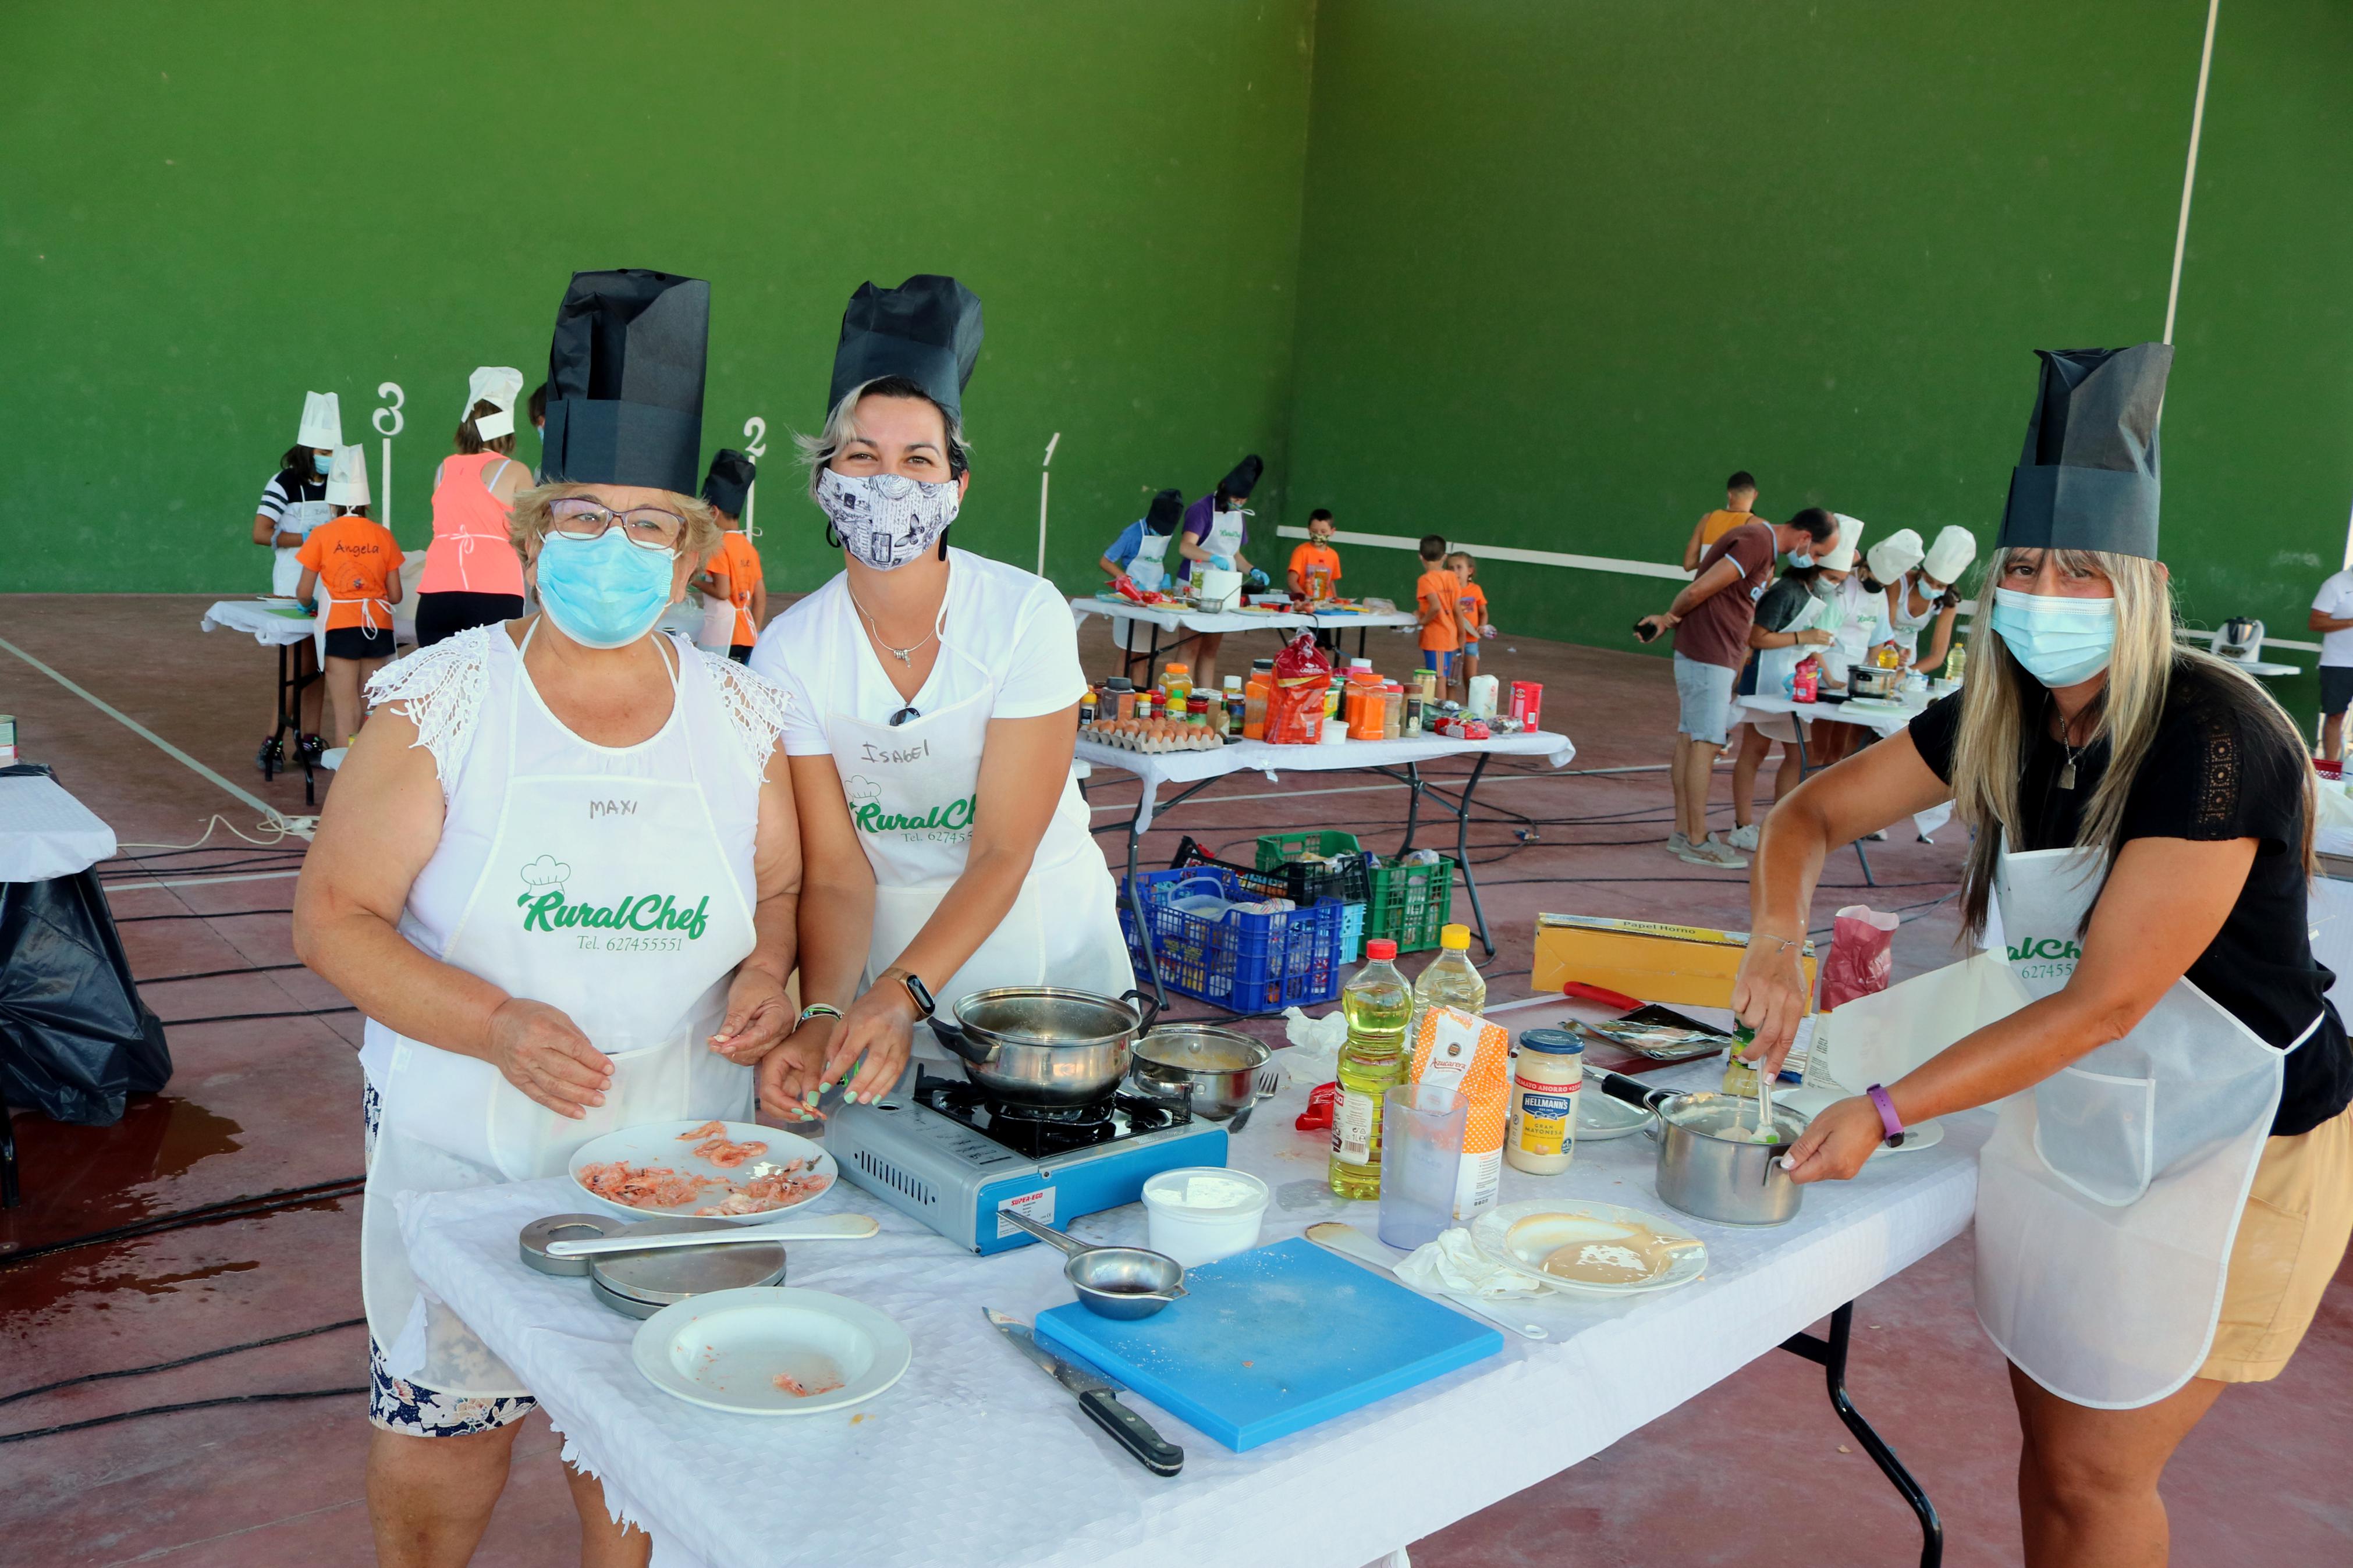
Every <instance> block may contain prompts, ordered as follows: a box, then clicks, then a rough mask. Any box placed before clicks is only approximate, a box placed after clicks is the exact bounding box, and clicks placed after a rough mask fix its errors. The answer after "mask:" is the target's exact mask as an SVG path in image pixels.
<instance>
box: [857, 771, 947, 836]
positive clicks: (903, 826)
mask: <svg viewBox="0 0 2353 1568" xmlns="http://www.w3.org/2000/svg"><path fill="white" fill-rule="evenodd" d="M843 788H844V790H845V791H846V792H847V793H848V795H849V801H850V806H849V816H850V819H851V820H852V821H854V822H856V823H857V824H858V827H859V831H860V832H861V833H929V834H961V833H969V832H971V831H972V818H973V813H974V811H975V810H976V808H977V807H978V806H979V805H980V796H979V795H966V796H965V797H964V799H962V800H959V801H954V802H951V803H950V804H948V805H935V806H934V807H932V809H931V810H930V811H928V812H926V813H924V814H923V816H902V815H900V814H899V813H897V812H895V811H885V810H883V809H882V787H881V785H880V784H876V783H875V782H874V781H873V780H871V779H869V778H866V777H864V776H862V775H860V774H858V773H852V774H850V775H849V782H848V783H847V784H844V785H843Z"/></svg>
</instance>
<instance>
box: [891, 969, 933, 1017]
mask: <svg viewBox="0 0 2353 1568" xmlns="http://www.w3.org/2000/svg"><path fill="white" fill-rule="evenodd" d="M899 984H902V985H903V986H905V987H906V988H907V996H908V999H909V1000H910V1001H912V1002H913V1003H914V1004H915V1016H916V1017H918V1018H928V1017H930V1016H932V1015H933V1014H934V1013H936V1012H938V1011H939V1010H940V1007H939V1004H938V1003H936V1002H934V1001H933V1000H932V991H931V987H930V986H928V985H925V984H923V976H922V975H920V974H917V973H913V971H912V970H911V971H909V972H908V973H905V974H902V975H901V976H899Z"/></svg>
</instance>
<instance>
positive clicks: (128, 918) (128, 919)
mask: <svg viewBox="0 0 2353 1568" xmlns="http://www.w3.org/2000/svg"><path fill="white" fill-rule="evenodd" d="M293 912H294V907H293V906H292V905H291V904H289V905H288V906H287V907H286V908H284V909H282V910H202V911H199V910H189V911H187V912H186V913H185V914H176V915H117V916H115V917H114V923H115V924H116V925H119V926H127V925H132V924H134V923H136V922H138V921H234V920H242V919H244V918H245V917H246V916H247V915H290V914H292V913H293Z"/></svg>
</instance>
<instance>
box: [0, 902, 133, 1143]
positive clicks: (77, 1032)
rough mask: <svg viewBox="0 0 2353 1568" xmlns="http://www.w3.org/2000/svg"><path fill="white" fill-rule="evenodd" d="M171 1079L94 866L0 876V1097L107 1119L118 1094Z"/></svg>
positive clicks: (66, 1116)
mask: <svg viewBox="0 0 2353 1568" xmlns="http://www.w3.org/2000/svg"><path fill="white" fill-rule="evenodd" d="M171 1078H172V1053H171V1051H170V1050H169V1048H168V1047H165V1046H164V1025H163V1023H162V1021H161V1020H159V1019H158V1018H157V1017H156V1016H155V1015H154V1014H153V1013H151V1012H149V1011H148V1010H147V1007H146V1005H145V1004H144V1003H142V1002H141V1001H140V1000H139V987H138V985H137V984H136V983H135V982H133V981H132V978H131V963H130V961H129V960H128V959H126V958H125V957H123V954H122V939H121V936H120V935H119V934H118V933H117V932H116V931H115V929H114V916H113V914H112V912H111V911H110V910H108V908H107V905H106V894H105V892H104V891H103V890H101V889H100V887H99V885H98V874H97V872H96V871H94V870H90V871H83V872H81V873H79V874H78V875H76V876H71V877H57V878H53V879H50V880H48V881H46V882H7V883H0V1094H4V1095H5V1097H6V1100H7V1103H8V1104H10V1105H12V1106H16V1107H18V1108H20V1109H30V1110H40V1111H42V1112H44V1113H46V1114H47V1115H48V1116H50V1117H53V1118H55V1119H56V1120H57V1121H71V1122H78V1123H80V1124H82V1125H84V1126H91V1127H103V1126H109V1125H111V1124H112V1123H113V1122H115V1121H120V1120H121V1116H122V1101H123V1097H124V1096H125V1095H131V1094H152V1093H153V1092H154V1091H155V1090H157V1089H162V1088H163V1087H164V1084H166V1083H168V1082H170V1081H171Z"/></svg>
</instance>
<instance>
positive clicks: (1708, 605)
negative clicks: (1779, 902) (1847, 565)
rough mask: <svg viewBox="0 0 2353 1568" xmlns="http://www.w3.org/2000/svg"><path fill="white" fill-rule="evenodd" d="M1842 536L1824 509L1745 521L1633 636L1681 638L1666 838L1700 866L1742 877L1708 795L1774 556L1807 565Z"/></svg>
mask: <svg viewBox="0 0 2353 1568" xmlns="http://www.w3.org/2000/svg"><path fill="white" fill-rule="evenodd" d="M1837 539H1838V521H1837V519H1835V518H1833V517H1832V516H1831V514H1830V513H1829V512H1828V511H1825V510H1823V509H1821V508H1820V507H1818V506H1817V507H1808V508H1807V509H1806V510H1803V511H1801V512H1799V513H1798V515H1797V516H1795V517H1793V518H1791V519H1790V520H1789V521H1787V522H1782V523H1771V522H1766V521H1761V520H1759V521H1753V522H1744V523H1742V524H1741V525H1740V526H1738V527H1737V528H1735V529H1733V530H1732V531H1729V532H1727V533H1726V534H1725V536H1724V537H1723V538H1721V539H1719V540H1717V541H1716V542H1715V543H1714V544H1712V545H1710V546H1709V547H1708V549H1707V552H1706V553H1704V555H1702V556H1701V557H1700V563H1699V575H1698V576H1697V577H1695V578H1694V579H1693V580H1692V582H1691V583H1690V584H1689V585H1688V586H1686V587H1685V588H1684V589H1683V592H1682V593H1680V594H1677V595H1675V600H1674V603H1673V604H1672V605H1668V606H1667V612H1666V614H1664V615H1662V616H1643V617H1642V618H1641V620H1640V621H1639V622H1637V623H1636V624H1635V627H1634V630H1635V635H1636V636H1638V637H1641V639H1642V640H1643V641H1644V642H1649V641H1651V639H1652V638H1654V637H1657V636H1658V635H1659V633H1660V632H1662V631H1664V630H1672V631H1673V633H1674V634H1675V695H1676V697H1677V699H1678V700H1679V702H1680V704H1681V708H1682V713H1681V717H1680V719H1679V720H1678V721H1677V723H1676V726H1675V757H1674V764H1673V766H1672V769H1671V770H1670V774H1671V776H1672V779H1673V782H1674V790H1675V826H1674V831H1673V832H1672V833H1670V834H1668V835H1667V848H1668V851H1669V852H1670V853H1672V854H1673V855H1675V856H1677V857H1679V858H1682V859H1684V860H1688V861H1690V862H1691V863H1692V864H1694V865H1695V866H1722V867H1725V868H1727V869H1738V868H1742V867H1745V866H1746V865H1747V864H1748V862H1747V861H1746V860H1744V859H1742V858H1741V857H1740V855H1739V854H1738V852H1737V851H1736V850H1735V849H1734V848H1733V847H1731V846H1730V845H1728V844H1725V842H1723V841H1722V840H1721V839H1718V838H1716V837H1713V836H1712V835H1710V834H1709V832H1708V830H1707V793H1708V782H1709V780H1710V779H1711V778H1712V777H1713V776H1714V773H1713V770H1714V769H1715V753H1716V752H1719V751H1721V750H1723V749H1724V744H1725V741H1726V740H1727V739H1729V736H1728V735H1727V733H1726V730H1727V725H1728V721H1729V719H1730V716H1731V711H1732V688H1733V684H1734V683H1735V682H1736V680H1738V679H1739V678H1740V667H1741V665H1743V664H1744V663H1746V661H1747V658H1748V628H1749V626H1750V625H1751V623H1753V622H1754V621H1755V620H1756V618H1757V600H1758V599H1759V598H1760V597H1762V596H1763V595H1764V593H1765V588H1766V584H1768V583H1770V582H1771V581H1772V579H1773V557H1774V555H1775V554H1776V553H1778V552H1784V551H1786V552H1788V554H1789V555H1790V557H1791V558H1792V564H1795V565H1804V564H1807V563H1810V561H1811V560H1812V558H1813V556H1814V554H1815V552H1819V551H1823V550H1827V549H1829V548H1830V547H1831V545H1832V544H1833V543H1835V542H1837Z"/></svg>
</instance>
